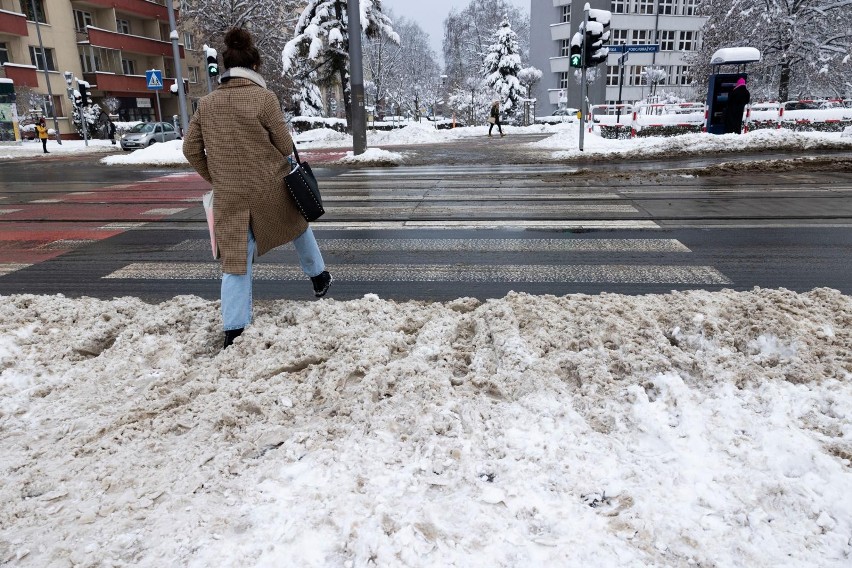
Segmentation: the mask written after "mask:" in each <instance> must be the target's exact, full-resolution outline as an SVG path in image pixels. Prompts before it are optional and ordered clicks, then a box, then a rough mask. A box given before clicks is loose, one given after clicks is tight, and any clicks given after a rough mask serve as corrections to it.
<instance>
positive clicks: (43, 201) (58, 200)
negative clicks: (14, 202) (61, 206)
mask: <svg viewBox="0 0 852 568" xmlns="http://www.w3.org/2000/svg"><path fill="white" fill-rule="evenodd" d="M30 203H62V200H61V199H34V200H32V201H30Z"/></svg>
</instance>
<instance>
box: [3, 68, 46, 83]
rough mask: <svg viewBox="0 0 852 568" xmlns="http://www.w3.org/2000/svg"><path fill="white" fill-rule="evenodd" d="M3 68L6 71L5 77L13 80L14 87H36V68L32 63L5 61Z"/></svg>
mask: <svg viewBox="0 0 852 568" xmlns="http://www.w3.org/2000/svg"><path fill="white" fill-rule="evenodd" d="M3 70H4V71H6V78H8V79H11V80H12V81H14V82H15V86H16V87H32V88H33V89H36V88H38V69H36V68H35V67H33V66H32V65H15V64H13V63H6V64H4V65H3Z"/></svg>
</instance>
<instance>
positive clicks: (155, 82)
mask: <svg viewBox="0 0 852 568" xmlns="http://www.w3.org/2000/svg"><path fill="white" fill-rule="evenodd" d="M145 84H146V85H147V86H148V90H149V91H154V94H156V95H157V122H162V121H163V113H162V111H161V110H160V91H162V90H163V72H162V71H160V70H159V69H148V70H147V71H145ZM160 138H161V141H162V142H165V141H166V130H165V128H162V125H161V127H160Z"/></svg>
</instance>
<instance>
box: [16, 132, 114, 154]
mask: <svg viewBox="0 0 852 568" xmlns="http://www.w3.org/2000/svg"><path fill="white" fill-rule="evenodd" d="M116 149H119V150H120V149H121V148H120V147H119V146H117V145H116V146H113V145H112V144H110V141H109V140H97V139H96V140H89V145H88V146H86V144H85V142H83V140H63V141H62V144H61V145H60V144H59V143H57V142H56V139H55V138H53V137H51V138H50V139H49V140H48V141H47V151H48V152H50V153H51V154H58V155H63V154H103V153H105V152H114V151H115V150H116ZM43 155H44V151H43V150H42V147H41V140H39V139H38V138H36V139H35V140H24V141H23V142H21V143H20V144H19V145H8V146H7V145H5V144H3V145H0V160H2V159H6V160H9V159H13V158H22V157H26V156H32V157H33V158H41V157H42V156H43Z"/></svg>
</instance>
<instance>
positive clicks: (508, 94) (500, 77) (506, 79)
mask: <svg viewBox="0 0 852 568" xmlns="http://www.w3.org/2000/svg"><path fill="white" fill-rule="evenodd" d="M482 69H483V71H484V73H485V84H486V85H488V86H489V87H490V88H491V89H492V90H493V91H494V92H495V93H496V94H497V95H498V96H499V97H500V108H501V109H502V110H503V111H504V112H506V113H507V114H514V113H515V112H518V111H519V108H520V104H519V103H520V99H521V98H523V96H524V89H523V87H522V86H521V82H520V81H519V80H518V73H520V71H521V54H520V50H519V47H518V36H517V34H516V33H515V32H514V31H513V30H512V26H511V25H510V24H509V20H508V19H504V20H503V22H502V23H501V24H500V27H499V28H498V29H497V32H496V34H495V41H494V43H493V44H491V45H490V46H489V48H488V53H487V54H486V55H485V60H484V61H483V64H482Z"/></svg>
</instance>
